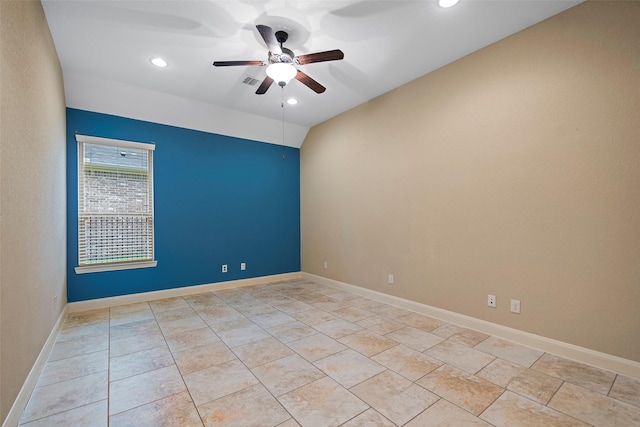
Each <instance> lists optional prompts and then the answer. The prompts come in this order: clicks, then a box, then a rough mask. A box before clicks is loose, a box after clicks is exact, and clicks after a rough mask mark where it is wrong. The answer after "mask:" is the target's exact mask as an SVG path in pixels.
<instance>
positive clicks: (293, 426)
mask: <svg viewBox="0 0 640 427" xmlns="http://www.w3.org/2000/svg"><path fill="white" fill-rule="evenodd" d="M278 427H300V424H298V423H297V422H296V420H294V419H293V418H289V419H288V420H287V421H285V422H283V423H282V424H278Z"/></svg>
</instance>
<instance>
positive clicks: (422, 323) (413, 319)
mask: <svg viewBox="0 0 640 427" xmlns="http://www.w3.org/2000/svg"><path fill="white" fill-rule="evenodd" d="M395 320H397V321H398V322H400V323H404V324H405V325H409V326H413V327H414V328H418V329H422V330H423V331H426V332H430V331H433V330H434V329H437V328H439V327H440V326H442V325H444V324H445V322H443V321H442V320H438V319H434V318H433V317H429V316H424V315H422V314H418V313H410V314H407V315H406V316H399V317H396V318H395Z"/></svg>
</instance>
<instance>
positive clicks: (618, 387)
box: [609, 375, 640, 407]
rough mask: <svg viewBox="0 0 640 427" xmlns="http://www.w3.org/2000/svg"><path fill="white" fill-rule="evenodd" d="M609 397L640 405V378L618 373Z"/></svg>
mask: <svg viewBox="0 0 640 427" xmlns="http://www.w3.org/2000/svg"><path fill="white" fill-rule="evenodd" d="M609 397H613V398H615V399H618V400H621V401H623V402H627V403H630V404H632V405H635V406H638V407H640V380H638V379H635V378H630V377H625V376H624V375H618V376H617V377H616V381H615V382H614V383H613V387H611V391H610V392H609Z"/></svg>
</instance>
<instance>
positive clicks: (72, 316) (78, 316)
mask: <svg viewBox="0 0 640 427" xmlns="http://www.w3.org/2000/svg"><path fill="white" fill-rule="evenodd" d="M105 322H109V308H98V309H95V310H85V311H78V312H74V313H69V314H68V315H67V318H66V319H65V321H64V326H63V328H68V327H71V326H76V325H83V326H84V325H97V324H102V323H105Z"/></svg>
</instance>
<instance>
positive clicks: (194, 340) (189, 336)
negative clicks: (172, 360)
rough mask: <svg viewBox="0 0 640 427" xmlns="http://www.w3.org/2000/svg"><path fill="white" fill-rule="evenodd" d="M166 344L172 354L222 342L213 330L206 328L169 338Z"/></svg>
mask: <svg viewBox="0 0 640 427" xmlns="http://www.w3.org/2000/svg"><path fill="white" fill-rule="evenodd" d="M166 342H167V345H168V346H169V349H170V350H171V352H173V353H177V352H179V351H182V350H187V349H192V348H196V347H200V346H202V345H209V344H214V343H216V342H221V341H220V338H218V336H217V335H216V334H215V333H214V332H213V331H212V330H211V328H208V327H206V328H200V329H193V330H190V331H187V332H182V333H179V334H174V335H171V336H168V337H166Z"/></svg>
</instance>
